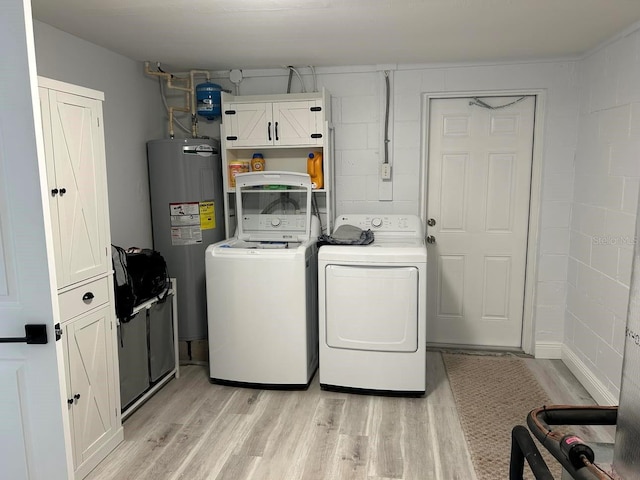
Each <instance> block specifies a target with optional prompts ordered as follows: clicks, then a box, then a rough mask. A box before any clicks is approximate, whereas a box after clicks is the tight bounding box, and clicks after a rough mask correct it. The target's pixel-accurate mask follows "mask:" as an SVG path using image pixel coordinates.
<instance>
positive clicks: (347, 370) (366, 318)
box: [318, 215, 427, 395]
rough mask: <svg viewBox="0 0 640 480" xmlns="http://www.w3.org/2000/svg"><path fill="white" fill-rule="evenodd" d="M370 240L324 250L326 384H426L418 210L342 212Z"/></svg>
mask: <svg viewBox="0 0 640 480" xmlns="http://www.w3.org/2000/svg"><path fill="white" fill-rule="evenodd" d="M341 225H352V226H356V227H358V228H360V229H362V230H367V229H370V230H371V231H372V232H373V233H374V241H373V243H371V244H370V245H323V246H322V247H320V250H319V252H318V303H319V324H320V339H319V342H320V367H319V371H320V385H321V387H322V388H326V389H338V390H343V389H348V390H350V389H356V390H361V391H365V392H372V393H387V394H399V395H423V394H424V393H425V391H426V288H427V285H426V279H427V249H426V246H425V243H424V231H423V227H422V222H421V221H420V219H419V218H418V217H416V216H412V215H342V216H340V217H338V218H337V219H336V224H335V227H336V230H337V229H338V228H339V227H340V226H341Z"/></svg>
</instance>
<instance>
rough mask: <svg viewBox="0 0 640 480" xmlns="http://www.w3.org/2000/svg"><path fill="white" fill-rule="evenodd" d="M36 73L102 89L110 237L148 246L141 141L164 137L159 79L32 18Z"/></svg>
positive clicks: (148, 217)
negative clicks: (146, 74)
mask: <svg viewBox="0 0 640 480" xmlns="http://www.w3.org/2000/svg"><path fill="white" fill-rule="evenodd" d="M34 36H35V45H36V61H37V68H38V75H41V76H44V77H49V78H53V79H55V80H60V81H63V82H68V83H73V84H76V85H81V86H83V87H87V88H92V89H95V90H99V91H102V92H104V94H105V102H104V105H103V110H104V122H105V126H104V129H105V142H106V158H107V177H108V185H109V211H110V221H111V238H112V241H113V243H114V244H116V245H120V246H123V247H131V246H138V247H151V245H152V240H151V213H150V207H149V185H148V176H147V151H146V141H147V140H151V139H155V138H162V137H164V136H166V134H165V129H164V127H165V126H164V123H163V108H162V104H161V103H160V102H159V96H158V83H157V81H156V80H155V79H152V78H149V77H147V76H145V75H144V73H143V66H142V64H141V63H139V62H135V61H133V60H130V59H128V58H126V57H123V56H121V55H118V54H116V53H114V52H111V51H109V50H107V49H105V48H102V47H99V46H97V45H94V44H92V43H89V42H86V41H84V40H81V39H79V38H77V37H74V36H72V35H69V34H67V33H65V32H62V31H60V30H57V29H55V28H53V27H51V26H49V25H47V24H45V23H42V22H39V21H35V20H34Z"/></svg>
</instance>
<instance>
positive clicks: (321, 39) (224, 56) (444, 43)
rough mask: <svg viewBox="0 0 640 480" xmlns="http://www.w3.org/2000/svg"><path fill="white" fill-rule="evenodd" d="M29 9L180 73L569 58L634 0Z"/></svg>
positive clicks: (221, 1) (636, 13)
mask: <svg viewBox="0 0 640 480" xmlns="http://www.w3.org/2000/svg"><path fill="white" fill-rule="evenodd" d="M32 9H33V17H34V18H35V19H37V20H40V21H42V22H44V23H47V24H49V25H52V26H54V27H56V28H58V29H60V30H63V31H65V32H68V33H70V34H73V35H75V36H77V37H80V38H83V39H85V40H88V41H90V42H92V43H95V44H97V45H100V46H103V47H105V48H108V49H109V50H112V51H114V52H118V53H120V54H122V55H124V56H126V57H129V58H132V59H134V60H140V61H144V60H149V61H152V62H156V61H158V62H162V64H163V65H168V66H170V67H171V68H174V69H179V70H189V69H207V70H227V69H234V68H239V69H256V68H279V67H283V66H287V65H292V66H308V65H313V66H315V67H322V66H341V65H381V64H385V65H386V64H416V63H417V64H425V63H442V62H479V61H481V62H485V61H508V60H528V59H544V58H558V57H572V56H576V55H580V54H583V53H585V52H586V51H588V50H590V49H592V48H593V47H595V46H597V45H598V44H600V43H601V42H603V41H605V40H607V39H608V38H610V37H612V36H614V35H615V34H617V33H619V32H621V31H624V30H625V29H626V28H627V27H629V26H631V25H632V24H634V23H635V22H637V21H640V1H638V0H32Z"/></svg>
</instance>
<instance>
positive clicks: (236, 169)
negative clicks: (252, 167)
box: [229, 161, 247, 188]
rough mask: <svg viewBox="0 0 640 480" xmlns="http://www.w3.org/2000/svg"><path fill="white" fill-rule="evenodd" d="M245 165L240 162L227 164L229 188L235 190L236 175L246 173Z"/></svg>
mask: <svg viewBox="0 0 640 480" xmlns="http://www.w3.org/2000/svg"><path fill="white" fill-rule="evenodd" d="M246 163H247V162H241V161H234V162H229V188H236V175H237V174H238V173H243V172H246V171H247V170H246V168H247V167H246Z"/></svg>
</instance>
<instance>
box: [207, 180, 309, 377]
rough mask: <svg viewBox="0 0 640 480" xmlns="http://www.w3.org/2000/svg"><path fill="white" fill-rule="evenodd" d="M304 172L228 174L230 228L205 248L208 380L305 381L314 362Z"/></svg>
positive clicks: (307, 205) (307, 206)
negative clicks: (232, 205) (232, 178)
mask: <svg viewBox="0 0 640 480" xmlns="http://www.w3.org/2000/svg"><path fill="white" fill-rule="evenodd" d="M311 194H312V192H311V181H310V178H309V175H307V174H300V173H290V172H264V173H244V174H238V175H237V176H236V205H237V216H238V217H237V218H238V221H237V224H238V229H237V232H236V236H235V237H233V238H231V239H228V240H225V241H223V242H218V243H215V244H213V245H210V246H209V247H208V248H207V250H206V254H205V270H206V281H207V286H206V290H207V317H208V326H209V331H208V334H209V369H210V377H211V379H212V381H214V382H216V383H227V384H240V385H244V386H253V387H263V388H306V387H307V386H308V385H309V382H310V381H311V378H312V377H313V374H314V373H315V371H316V369H317V366H318V347H317V344H318V314H317V278H318V274H317V238H318V235H319V233H320V231H319V230H320V228H319V221H318V219H317V217H316V216H314V215H312V212H311Z"/></svg>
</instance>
